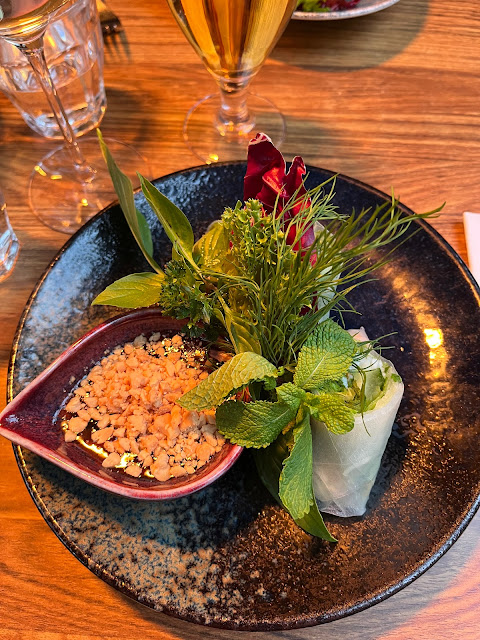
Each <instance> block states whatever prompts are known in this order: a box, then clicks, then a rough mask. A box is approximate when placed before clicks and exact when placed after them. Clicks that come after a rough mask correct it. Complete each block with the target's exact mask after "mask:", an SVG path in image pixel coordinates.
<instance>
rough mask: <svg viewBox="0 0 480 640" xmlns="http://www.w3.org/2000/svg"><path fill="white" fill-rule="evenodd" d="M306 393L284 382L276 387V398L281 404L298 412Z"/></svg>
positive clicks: (290, 383)
mask: <svg viewBox="0 0 480 640" xmlns="http://www.w3.org/2000/svg"><path fill="white" fill-rule="evenodd" d="M306 393H307V392H306V391H304V390H303V389H300V387H297V386H295V385H294V384H293V383H292V382H286V383H285V384H282V385H281V386H280V387H277V397H278V399H279V400H280V401H281V402H284V403H285V404H288V406H289V407H292V409H295V410H296V411H298V409H299V407H300V405H301V404H302V402H303V400H304V398H305V396H306Z"/></svg>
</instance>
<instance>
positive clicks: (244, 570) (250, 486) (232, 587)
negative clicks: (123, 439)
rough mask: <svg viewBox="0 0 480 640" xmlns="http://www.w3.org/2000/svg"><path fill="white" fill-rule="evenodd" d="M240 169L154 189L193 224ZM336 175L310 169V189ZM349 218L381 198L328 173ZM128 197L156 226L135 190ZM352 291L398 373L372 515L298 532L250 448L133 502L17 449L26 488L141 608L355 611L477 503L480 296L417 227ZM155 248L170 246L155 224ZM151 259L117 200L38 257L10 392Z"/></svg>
mask: <svg viewBox="0 0 480 640" xmlns="http://www.w3.org/2000/svg"><path fill="white" fill-rule="evenodd" d="M244 172H245V166H244V165H241V164H227V165H218V166H210V167H201V168H198V169H191V170H187V171H183V172H180V173H177V174H174V175H171V176H167V177H165V178H162V179H160V180H157V183H156V184H157V186H158V187H159V188H160V189H161V190H162V191H163V192H164V193H165V194H166V195H167V196H168V197H169V198H171V199H172V200H174V201H175V203H176V204H177V205H179V206H180V207H181V208H182V209H183V210H184V211H185V213H186V214H187V215H188V216H189V218H190V219H191V220H192V223H193V226H194V228H195V231H196V233H197V235H198V234H199V233H201V232H203V231H204V230H205V229H206V227H207V225H208V224H209V223H210V222H211V221H212V220H213V219H215V218H217V217H218V216H219V215H220V214H221V212H222V210H223V207H224V206H226V205H232V204H234V203H235V201H236V200H237V199H238V198H241V197H242V191H243V189H242V183H243V175H244ZM330 176H331V173H330V172H328V171H324V170H320V169H311V172H310V177H309V182H310V184H311V185H312V186H313V185H314V184H317V183H319V182H320V181H323V180H324V179H326V178H328V177H330ZM336 191H337V196H336V203H337V204H338V206H339V207H340V208H341V210H343V211H345V212H350V211H351V209H352V208H353V207H354V208H355V209H357V210H358V209H360V208H362V207H371V206H374V205H375V204H377V203H383V202H384V201H385V200H386V199H388V197H387V196H385V195H384V194H382V193H380V192H378V191H376V190H374V189H372V188H371V187H368V186H366V185H364V184H361V183H359V182H356V181H355V180H352V179H350V178H347V177H343V176H340V177H339V178H338V180H337V186H336ZM137 205H138V206H139V208H140V209H141V210H143V212H144V213H145V214H146V215H147V217H148V219H149V221H150V222H151V223H152V225H154V221H153V219H152V218H153V216H152V215H150V213H148V211H147V207H146V205H145V202H144V200H143V198H142V196H141V195H137ZM416 231H417V233H416V234H415V235H414V236H413V237H411V238H410V239H409V240H408V241H407V242H405V243H404V244H403V245H401V246H400V247H399V248H398V250H397V252H396V254H395V257H394V259H393V260H392V262H391V263H390V264H389V265H388V266H387V267H385V268H383V269H382V270H381V271H379V272H377V280H376V281H375V282H369V283H368V284H365V285H364V286H362V287H361V288H359V289H357V290H356V292H355V293H354V294H353V295H352V296H351V298H350V300H351V302H352V303H353V304H354V305H355V307H356V308H357V309H358V311H360V312H361V313H362V314H363V315H362V317H361V318H358V317H356V316H351V317H349V318H348V320H349V321H350V325H351V326H358V324H360V323H361V324H363V325H364V326H365V327H366V328H367V331H368V333H369V334H370V335H371V336H379V335H385V334H390V333H392V332H395V333H394V335H393V336H391V337H390V338H389V339H388V341H389V342H390V344H391V345H392V346H393V347H395V349H393V350H392V351H390V352H389V354H388V357H389V359H391V360H392V361H393V362H394V364H395V366H396V368H397V369H398V371H399V372H401V374H402V376H403V379H404V381H405V397H404V400H403V402H402V405H401V407H400V412H399V420H398V426H396V427H395V428H394V431H393V435H392V437H391V438H390V440H389V443H388V446H387V450H386V452H385V455H384V458H383V463H382V466H381V469H380V472H379V476H378V478H377V482H376V484H375V486H374V489H373V491H372V494H371V498H370V501H369V504H368V509H367V513H366V514H365V516H364V517H362V518H350V519H343V520H342V519H338V518H334V517H332V516H330V517H329V516H327V517H326V520H327V523H328V526H329V528H330V530H331V532H332V533H333V534H334V535H335V536H336V537H337V538H338V539H339V542H338V544H328V543H325V542H323V541H321V540H317V539H314V538H311V537H310V536H308V535H307V534H305V533H304V532H303V531H301V530H300V529H298V528H297V527H296V526H295V525H294V524H293V522H292V521H291V520H290V518H289V517H288V516H287V515H286V514H285V513H284V512H283V511H282V510H281V509H280V508H279V507H278V506H277V505H276V504H274V502H273V501H272V500H271V499H270V497H269V495H268V494H267V492H266V491H265V490H264V489H263V487H262V485H261V484H260V482H259V480H258V477H257V475H256V472H255V470H254V466H253V465H252V462H251V459H250V457H249V455H248V453H244V454H243V455H242V456H241V458H240V460H239V462H237V464H236V465H235V466H234V467H233V468H232V469H230V471H229V472H228V473H227V474H225V475H224V476H223V477H222V478H220V479H219V480H218V482H216V483H214V484H213V485H211V486H209V487H207V488H205V489H204V490H202V491H199V492H197V493H195V494H193V495H191V496H188V497H185V498H182V499H180V500H176V501H171V502H162V503H144V502H137V501H133V500H129V499H126V498H121V497H118V496H113V495H110V494H107V493H106V492H103V491H102V490H100V489H97V488H95V487H93V486H90V485H88V484H86V483H84V482H82V481H81V480H79V479H78V478H75V477H73V476H71V475H69V474H68V473H66V472H65V471H62V470H61V469H58V468H57V467H55V466H53V465H52V464H51V463H48V462H46V461H45V460H43V459H41V458H39V457H37V456H35V455H33V454H31V453H29V452H28V451H25V450H22V449H20V448H16V455H17V459H18V463H19V466H20V470H21V472H22V474H23V477H24V478H25V481H26V483H27V486H28V488H29V490H30V492H31V495H32V497H33V499H34V501H35V503H36V505H37V506H38V508H39V510H40V512H41V513H42V515H43V517H44V518H45V520H46V521H47V522H48V523H49V525H50V526H51V528H52V529H53V531H54V532H55V533H56V534H57V535H58V537H59V538H60V539H61V540H62V542H63V543H64V544H65V545H66V546H67V548H68V549H70V551H71V552H72V553H73V554H74V555H75V556H76V557H77V558H78V559H79V560H80V561H81V562H83V563H84V564H85V565H86V566H87V567H89V568H90V569H91V570H92V571H93V572H94V573H95V574H96V575H98V576H99V577H101V578H102V579H103V580H105V581H106V582H108V583H109V584H111V585H113V586H114V587H116V588H117V589H119V590H121V591H123V592H124V593H126V594H127V595H129V596H131V597H132V598H134V599H136V600H138V601H139V602H142V603H143V604H145V605H147V606H149V607H152V608H154V609H157V610H158V611H164V612H165V613H168V614H171V615H174V616H178V617H180V618H184V619H186V620H190V621H192V622H198V623H201V624H207V625H214V626H219V627H226V628H231V629H254V630H257V629H287V628H293V627H302V626H308V625H314V624H318V623H321V622H327V621H330V620H334V619H336V618H341V617H343V616H345V615H348V614H352V613H355V612H357V611H360V610H362V609H365V608H366V607H368V606H370V605H372V604H375V603H376V602H379V601H380V600H383V599H384V598H386V597H388V596H389V595H391V594H393V593H395V592H396V591H398V590H399V589H401V588H402V587H404V586H405V585H407V584H408V583H410V582H411V581H412V580H414V579H415V578H416V577H418V576H419V575H420V574H421V573H423V572H424V571H425V570H426V569H428V567H430V566H431V565H432V564H433V563H434V562H435V561H436V560H437V559H438V558H439V557H440V556H441V555H442V554H443V553H444V552H445V551H446V550H447V549H448V548H449V547H450V546H451V545H452V544H453V542H454V541H455V540H456V539H457V538H458V536H459V535H460V534H461V532H462V531H463V530H464V528H465V527H466V525H467V523H468V522H469V521H470V519H471V518H472V516H473V514H474V512H475V511H476V509H477V508H478V505H479V492H480V468H479V466H478V461H477V459H476V458H477V456H474V455H473V452H476V451H478V450H479V448H480V416H479V412H478V407H479V405H480V370H479V367H478V362H479V357H480V337H479V332H478V327H479V326H480V307H479V290H478V288H476V286H475V285H474V283H473V281H472V279H471V277H470V275H469V274H468V271H467V270H466V268H465V266H464V265H463V263H462V262H461V260H460V259H459V258H458V256H457V255H456V254H455V253H454V252H453V251H452V249H451V248H450V247H449V246H448V245H447V244H446V243H445V242H444V241H443V240H442V239H441V237H440V236H439V235H438V234H437V233H435V231H433V230H432V229H431V227H430V226H429V225H428V224H425V223H418V224H417V225H416ZM154 242H155V246H157V247H158V256H157V259H159V260H161V259H166V258H167V256H168V255H169V253H170V246H169V243H168V241H167V240H166V238H165V236H164V234H163V232H162V231H161V229H159V227H158V225H154ZM146 269H147V265H146V264H145V263H144V262H143V259H142V257H141V255H140V253H139V251H137V249H136V247H135V243H134V242H133V241H132V239H131V237H130V233H129V231H128V228H127V226H126V224H125V222H124V221H123V216H122V214H121V212H120V210H119V207H118V206H116V205H112V206H110V207H109V208H107V209H106V210H105V211H103V212H102V213H101V214H100V215H98V216H97V217H95V218H94V219H92V220H91V221H90V222H89V223H88V224H86V225H85V227H83V228H82V229H81V230H80V231H79V232H78V233H77V234H76V235H75V236H73V238H72V239H71V240H70V241H69V242H67V244H66V245H65V247H64V248H63V250H62V251H61V252H60V253H59V255H58V256H57V258H56V259H55V260H54V261H53V263H52V264H51V265H50V267H49V268H48V269H47V271H46V273H45V275H44V276H43V278H42V280H41V281H40V283H39V285H38V287H37V289H36V290H35V291H34V293H33V294H32V297H31V299H30V301H29V303H28V305H27V308H26V310H25V313H24V316H23V318H22V321H21V324H20V327H19V330H18V333H17V336H16V339H15V344H14V348H13V357H12V363H11V367H10V375H9V396H10V398H11V397H12V395H13V394H16V393H18V392H19V391H20V390H21V389H22V388H23V387H24V386H25V385H26V384H27V383H28V382H29V381H30V380H32V379H33V378H34V377H35V375H37V374H38V373H39V372H40V371H41V370H42V369H43V368H44V367H45V366H46V365H48V364H49V363H50V362H51V361H52V360H53V359H54V358H55V357H56V356H57V355H58V354H59V353H61V351H63V350H64V349H65V348H66V347H67V346H68V345H69V344H71V343H72V342H73V341H74V340H75V339H76V338H77V337H79V336H80V335H82V334H83V333H85V332H86V330H88V329H89V328H91V327H92V326H94V325H96V324H98V323H99V322H100V321H102V320H103V319H104V318H105V317H107V316H111V315H114V314H115V313H116V310H114V309H111V310H107V309H102V308H99V307H93V308H92V307H90V302H91V301H92V300H93V298H94V297H95V296H96V295H97V294H98V293H99V292H100V291H101V290H102V289H103V288H104V287H105V286H106V285H107V284H109V283H110V282H112V280H114V279H116V278H118V277H120V276H123V275H126V274H127V273H130V272H132V271H143V270H146Z"/></svg>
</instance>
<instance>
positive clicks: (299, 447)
mask: <svg viewBox="0 0 480 640" xmlns="http://www.w3.org/2000/svg"><path fill="white" fill-rule="evenodd" d="M291 438H292V444H291V449H290V453H289V455H288V456H287V458H285V460H284V462H283V469H282V473H281V474H280V483H279V491H278V495H279V496H280V500H281V501H282V503H283V504H284V505H285V508H286V509H287V511H288V512H289V513H290V514H291V516H292V518H293V519H294V520H298V519H299V518H302V517H303V516H305V515H306V514H307V513H308V512H309V511H310V507H311V506H312V504H313V501H314V497H313V493H312V455H313V454H312V431H311V429H310V414H309V413H308V411H305V412H304V415H303V419H302V420H301V422H300V423H299V424H297V425H296V426H295V427H294V428H293V430H292V432H291Z"/></svg>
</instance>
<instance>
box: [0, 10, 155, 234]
mask: <svg viewBox="0 0 480 640" xmlns="http://www.w3.org/2000/svg"><path fill="white" fill-rule="evenodd" d="M80 4H82V8H83V7H85V12H84V13H80V14H75V16H73V15H72V19H73V18H74V19H79V16H80V17H81V19H85V20H89V21H91V22H92V24H93V25H94V27H93V28H96V29H98V35H99V42H100V43H101V33H100V25H99V21H98V14H97V13H96V12H97V9H96V4H95V0H0V38H4V39H5V40H6V41H7V42H10V43H11V44H13V45H14V46H16V47H17V48H18V49H19V50H20V51H21V52H22V53H23V54H24V55H25V56H26V57H27V59H28V62H29V63H30V66H31V68H32V70H33V73H34V74H35V77H36V79H37V81H38V83H39V85H40V87H41V88H42V90H43V92H44V94H45V96H46V98H47V101H48V104H49V106H50V109H51V110H52V113H53V116H54V118H55V120H56V122H57V123H58V126H59V129H60V131H61V134H62V136H63V140H64V143H63V145H61V146H59V147H57V148H55V149H54V150H53V151H51V152H50V153H48V154H47V155H46V156H45V157H44V158H43V159H42V160H41V161H40V162H38V163H37V164H36V165H35V167H34V170H33V172H32V176H31V179H30V184H29V200H30V205H31V207H32V209H33V211H34V212H35V213H36V215H37V216H38V217H39V218H40V220H41V221H42V222H43V223H44V224H46V225H48V226H49V227H51V228H52V229H56V230H57V231H62V232H64V233H73V232H74V231H75V230H76V229H78V228H79V227H80V226H81V225H82V224H83V223H84V222H85V221H86V220H88V219H89V218H90V217H91V216H92V215H93V214H95V213H96V212H98V211H99V210H100V209H102V208H103V207H104V206H106V205H107V204H108V203H109V202H111V200H112V199H114V195H115V194H114V192H113V187H112V183H111V180H110V176H109V174H108V171H107V169H106V166H105V163H104V161H103V158H102V155H101V151H100V147H99V145H98V141H97V138H96V136H92V137H85V138H79V139H77V138H76V136H75V133H74V131H73V129H72V127H71V125H70V122H69V120H68V117H67V115H66V113H65V109H64V108H63V105H62V102H61V100H60V98H59V95H58V93H57V90H56V88H55V85H54V83H53V81H52V77H51V74H50V72H49V69H48V66H47V62H46V60H45V54H44V34H45V31H46V29H47V27H48V25H49V23H50V22H51V21H53V20H56V19H59V18H60V17H62V16H65V15H66V13H67V12H69V11H72V12H73V10H74V9H77V8H79V5H80ZM100 50H101V51H102V52H103V49H101V44H100ZM107 141H108V145H109V148H110V149H111V150H112V152H113V153H114V154H115V157H116V159H117V162H118V163H119V164H120V165H121V167H122V169H123V170H124V171H125V172H126V173H127V174H129V175H132V173H133V169H131V167H133V166H135V167H136V168H138V163H140V164H141V165H142V164H143V162H144V161H143V158H142V157H141V156H139V155H138V154H137V153H136V152H135V151H134V150H133V149H132V148H131V147H129V146H128V145H124V144H122V143H120V142H118V141H115V140H108V139H107ZM132 158H133V161H132ZM142 169H143V171H145V172H146V173H147V174H148V173H149V171H148V169H147V168H142Z"/></svg>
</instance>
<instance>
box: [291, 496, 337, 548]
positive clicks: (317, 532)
mask: <svg viewBox="0 0 480 640" xmlns="http://www.w3.org/2000/svg"><path fill="white" fill-rule="evenodd" d="M312 491H313V490H312ZM295 523H296V524H298V526H299V527H300V528H301V529H303V530H304V531H306V532H307V533H309V534H310V535H312V536H316V537H317V538H322V540H328V542H337V539H336V538H334V537H333V536H332V534H331V533H330V532H329V530H328V529H327V527H326V526H325V522H324V521H323V518H322V514H321V513H320V511H319V510H318V505H317V501H316V500H314V501H313V504H312V506H311V507H310V509H309V511H308V513H306V514H305V515H304V516H303V518H299V519H298V520H295Z"/></svg>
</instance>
